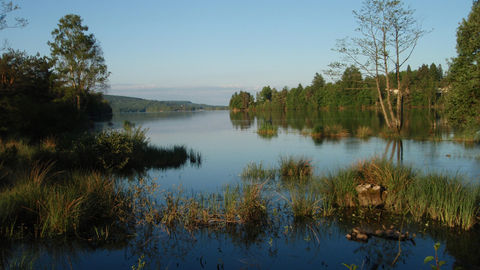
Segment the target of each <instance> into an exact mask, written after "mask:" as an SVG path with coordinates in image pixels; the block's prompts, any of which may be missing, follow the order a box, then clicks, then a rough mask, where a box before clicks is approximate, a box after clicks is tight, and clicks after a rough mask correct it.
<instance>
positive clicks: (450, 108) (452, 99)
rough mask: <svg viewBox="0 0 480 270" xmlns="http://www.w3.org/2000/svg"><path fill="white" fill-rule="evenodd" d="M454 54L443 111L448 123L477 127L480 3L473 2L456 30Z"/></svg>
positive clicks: (479, 120)
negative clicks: (466, 15) (445, 113)
mask: <svg viewBox="0 0 480 270" xmlns="http://www.w3.org/2000/svg"><path fill="white" fill-rule="evenodd" d="M457 54H458V56H457V57H455V58H453V59H452V63H451V66H450V70H449V75H448V78H449V82H450V87H449V89H448V95H447V102H446V109H447V115H448V117H449V120H450V122H451V124H453V125H455V126H458V127H461V128H471V127H475V126H478V125H479V124H480V4H479V3H478V2H474V4H473V6H472V10H471V12H470V14H469V15H468V18H467V19H466V20H465V19H464V20H463V21H462V22H461V24H460V26H459V27H458V31H457Z"/></svg>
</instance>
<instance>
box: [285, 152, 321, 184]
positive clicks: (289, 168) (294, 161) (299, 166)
mask: <svg viewBox="0 0 480 270" xmlns="http://www.w3.org/2000/svg"><path fill="white" fill-rule="evenodd" d="M279 173H280V176H281V177H282V178H283V179H291V180H305V179H308V178H309V177H311V176H312V175H313V167H312V165H311V162H310V160H308V159H306V158H304V157H293V156H288V157H280V169H279Z"/></svg>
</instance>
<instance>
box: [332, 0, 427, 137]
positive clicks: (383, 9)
mask: <svg viewBox="0 0 480 270" xmlns="http://www.w3.org/2000/svg"><path fill="white" fill-rule="evenodd" d="M413 14H414V10H412V9H410V8H409V7H405V5H404V4H403V2H401V1H395V0H364V1H363V4H362V8H361V9H360V10H358V11H353V15H354V17H355V19H356V21H357V25H358V27H357V29H355V30H356V32H357V33H358V34H359V36H358V37H353V38H344V39H341V40H338V41H337V46H336V48H334V50H335V51H337V52H339V53H341V54H342V55H343V56H344V58H345V59H344V60H346V61H347V62H353V64H355V65H356V66H357V67H358V68H360V69H361V70H362V71H363V72H364V73H366V75H367V76H370V77H372V78H374V79H375V84H376V90H377V94H378V101H379V104H380V107H381V110H382V113H383V116H384V118H385V123H386V125H387V126H388V127H389V128H390V129H392V130H395V131H396V132H400V130H401V128H402V122H403V96H404V94H405V92H407V91H408V89H406V85H404V84H402V78H401V76H400V70H401V68H402V66H403V65H404V64H405V63H406V62H407V61H408V59H409V58H410V56H411V55H412V53H413V51H414V49H415V47H416V45H417V42H418V40H419V39H420V37H422V36H423V35H424V34H425V33H426V31H424V30H422V28H421V27H420V26H419V25H418V23H417V21H416V20H415V18H414V17H413ZM391 65H392V66H393V67H394V68H393V69H391V68H390V66H391ZM334 66H335V64H334ZM393 71H394V72H395V74H396V81H394V82H391V80H390V77H389V74H390V73H391V72H393ZM382 77H384V79H385V87H384V88H383V87H382V86H381V79H382ZM393 83H396V89H394V87H393V85H394V84H393ZM395 90H396V91H395ZM392 95H396V108H394V107H393V98H394V97H392ZM385 103H386V104H385Z"/></svg>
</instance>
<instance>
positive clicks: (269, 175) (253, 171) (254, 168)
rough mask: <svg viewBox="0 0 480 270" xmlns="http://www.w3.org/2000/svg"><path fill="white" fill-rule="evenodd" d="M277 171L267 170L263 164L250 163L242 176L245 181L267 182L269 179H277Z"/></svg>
mask: <svg viewBox="0 0 480 270" xmlns="http://www.w3.org/2000/svg"><path fill="white" fill-rule="evenodd" d="M276 175H277V170H276V169H274V168H266V167H264V166H263V163H261V162H260V163H258V164H257V163H255V162H251V163H248V164H247V166H246V167H245V168H244V169H243V171H242V174H241V175H240V176H241V177H242V179H244V180H257V181H265V180H268V179H275V177H276Z"/></svg>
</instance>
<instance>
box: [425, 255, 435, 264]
mask: <svg viewBox="0 0 480 270" xmlns="http://www.w3.org/2000/svg"><path fill="white" fill-rule="evenodd" d="M433 259H434V258H433V256H427V257H425V259H424V260H423V263H428V262H431V261H432V260H433Z"/></svg>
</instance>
